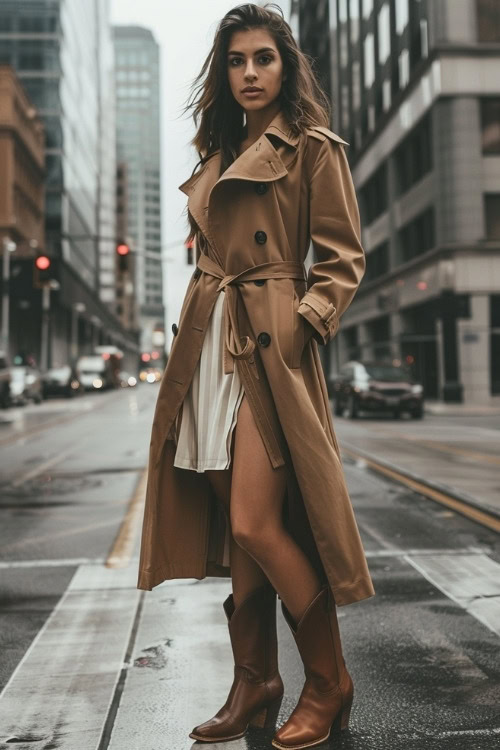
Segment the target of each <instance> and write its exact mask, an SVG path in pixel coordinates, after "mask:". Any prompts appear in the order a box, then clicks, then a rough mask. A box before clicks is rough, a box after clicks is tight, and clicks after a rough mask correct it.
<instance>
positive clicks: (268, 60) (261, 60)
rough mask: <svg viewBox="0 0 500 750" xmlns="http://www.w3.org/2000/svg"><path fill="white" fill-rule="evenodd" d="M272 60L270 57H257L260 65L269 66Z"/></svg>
mask: <svg viewBox="0 0 500 750" xmlns="http://www.w3.org/2000/svg"><path fill="white" fill-rule="evenodd" d="M273 59H274V58H273V57H271V55H261V56H260V57H259V63H261V65H269V63H271V62H272V61H273Z"/></svg>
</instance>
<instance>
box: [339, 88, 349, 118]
mask: <svg viewBox="0 0 500 750" xmlns="http://www.w3.org/2000/svg"><path fill="white" fill-rule="evenodd" d="M341 102H342V130H348V129H349V86H347V85H346V84H345V83H343V84H342V88H341Z"/></svg>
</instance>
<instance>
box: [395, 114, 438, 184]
mask: <svg viewBox="0 0 500 750" xmlns="http://www.w3.org/2000/svg"><path fill="white" fill-rule="evenodd" d="M394 162H395V166H396V194H397V195H401V194H402V193H405V192H406V191H407V190H409V189H410V188H411V187H412V185H414V184H415V183H416V182H418V181H419V180H420V179H422V177H423V176H424V175H426V174H427V173H428V172H430V170H431V169H432V133H431V121H430V116H429V115H426V116H425V117H424V119H423V120H421V121H420V122H419V123H418V125H416V126H415V127H414V128H413V130H412V131H411V132H410V133H409V134H408V135H407V136H406V138H405V139H404V140H403V141H402V143H401V144H400V145H399V146H398V148H397V149H396V150H395V152H394Z"/></svg>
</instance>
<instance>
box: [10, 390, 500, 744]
mask: <svg viewBox="0 0 500 750" xmlns="http://www.w3.org/2000/svg"><path fill="white" fill-rule="evenodd" d="M157 388H158V386H156V385H146V384H144V385H140V386H138V387H137V388H126V389H122V390H119V391H110V392H107V393H96V394H92V395H85V396H82V397H78V398H75V399H71V400H65V399H54V400H50V401H45V402H43V404H42V405H40V406H29V407H24V408H19V409H17V408H16V409H8V410H3V411H1V412H0V443H1V446H2V453H1V459H0V461H1V465H0V471H1V477H2V478H1V501H0V542H1V544H0V581H1V583H0V649H1V653H2V659H1V660H0V688H1V689H2V690H3V692H2V693H1V695H0V748H1V749H2V750H3V749H4V748H5V750H7V749H8V748H11V747H17V748H26V749H27V748H32V749H33V748H35V749H36V750H42V748H43V749H44V750H48V749H49V748H58V749H59V750H106V748H112V749H113V750H162V749H164V750H183V748H186V750H187V748H191V747H193V746H200V747H201V745H198V743H194V742H193V741H192V740H191V739H190V738H189V737H188V733H189V731H191V729H192V727H193V726H194V725H195V724H197V723H200V722H201V721H204V720H205V719H207V718H209V717H210V716H212V715H213V714H214V713H215V712H216V711H217V709H218V708H219V707H220V705H222V703H223V702H224V701H225V698H226V696H227V692H228V690H229V687H230V684H231V679H232V669H233V666H232V658H231V649H230V643H229V637H228V632H227V624H226V619H225V616H224V613H223V610H222V602H223V600H224V599H225V597H226V596H227V595H228V593H229V592H230V590H231V588H230V581H229V579H215V578H206V579H204V580H202V581H198V580H195V579H185V580H174V581H168V582H165V583H164V584H162V585H160V586H159V587H157V588H156V589H154V590H153V591H152V592H141V591H138V590H137V589H136V588H135V584H136V571H137V551H138V536H139V531H140V524H141V521H142V502H143V499H144V491H145V479H146V477H145V467H146V462H147V455H148V450H149V433H150V428H151V422H152V416H153V409H154V404H155V400H156V396H157V392H158V390H157ZM335 425H336V429H337V434H338V437H339V442H340V444H341V447H342V449H343V455H344V465H345V469H346V475H347V479H348V483H349V488H350V492H351V498H352V501H353V504H354V506H355V509H356V514H357V519H358V523H359V527H360V531H361V534H362V537H363V541H364V544H365V548H366V550H367V555H368V562H369V565H370V569H371V573H372V576H373V580H374V585H375V589H376V594H377V595H376V596H375V597H373V598H372V599H369V600H367V601H365V602H360V603H358V604H354V605H351V606H348V607H343V608H340V609H339V610H338V613H339V621H340V627H341V630H342V636H343V642H344V651H345V658H346V663H347V664H348V667H349V670H350V672H351V674H352V676H353V680H354V683H355V699H354V700H355V702H354V708H353V713H352V715H351V724H350V729H349V731H348V732H346V733H343V735H342V738H341V739H340V738H339V737H336V738H332V739H331V741H330V743H329V744H328V745H324V746H325V747H332V748H334V747H335V748H343V749H344V750H361V749H362V750H385V749H386V748H387V749H389V748H391V749H392V748H394V749H395V750H403V749H404V750H417V749H418V750H420V748H422V749H423V748H425V749H427V748H432V749H433V750H434V749H435V750H452V749H453V750H457V749H458V750H461V749H462V748H463V749H464V750H489V749H490V748H492V749H493V748H498V745H499V741H500V710H499V706H500V648H499V646H500V537H499V535H498V533H496V532H495V530H494V529H495V524H496V523H498V515H497V513H496V512H497V511H498V507H497V506H496V501H497V496H498V489H499V487H500V466H499V463H500V461H499V459H498V453H497V452H495V451H496V448H497V445H498V436H499V432H498V426H499V420H498V419H496V420H494V419H492V418H491V417H489V416H487V415H486V416H481V415H480V414H479V415H477V416H474V415H471V414H462V415H460V414H455V415H436V414H427V415H426V417H425V418H424V419H423V420H422V421H418V423H417V422H416V421H410V420H394V419H383V418H382V419H378V418H374V417H371V418H368V419H359V420H348V419H344V418H340V417H337V418H335ZM390 472H392V474H391V473H390ZM398 472H401V481H399V480H398V479H397V477H398V476H399V474H398ZM405 477H406V479H407V480H408V481H409V482H414V483H415V484H414V486H410V485H409V484H405V483H403V481H404V479H405ZM419 486H421V487H422V491H419V490H418V489H417V488H418V487H419ZM437 487H438V488H439V492H438V491H437V490H436V488H437ZM426 488H428V489H429V490H430V491H433V489H434V490H435V491H436V492H437V495H439V497H438V496H436V498H435V500H436V499H437V500H438V502H436V501H433V500H431V499H430V498H429V497H426V496H425V495H424V490H425V489H426ZM446 498H448V499H449V500H451V501H452V500H454V499H455V500H457V498H458V499H459V500H460V498H461V500H460V502H462V501H464V500H467V499H468V498H469V499H470V502H471V507H472V509H473V511H474V512H475V511H478V512H479V511H481V508H482V512H483V513H484V516H481V517H480V518H479V517H478V518H477V520H476V521H474V520H471V519H470V518H467V517H465V516H464V515H463V514H462V511H463V508H462V506H461V505H460V506H457V508H455V509H454V508H453V507H452V506H451V505H450V504H447V502H446ZM186 500H187V501H188V499H186ZM478 520H481V521H482V522H481V523H478V522H477V521H478ZM483 522H484V523H483ZM487 522H488V523H489V525H485V524H487ZM278 605H279V601H278ZM278 628H279V646H280V657H279V658H280V669H281V672H282V676H283V680H284V683H285V698H284V700H283V703H282V706H281V712H280V716H279V721H278V725H279V724H282V723H283V722H284V721H285V719H286V718H287V717H288V715H289V713H290V712H291V710H292V709H293V707H294V706H295V703H296V701H297V699H298V696H299V694H300V691H301V689H302V685H303V679H304V678H303V672H302V668H301V663H300V660H299V657H298V654H297V652H296V649H295V645H294V643H293V640H292V637H291V634H290V632H289V630H288V627H287V625H286V623H285V621H284V619H283V617H282V614H281V611H280V609H279V607H278ZM271 736H272V734H271V733H270V732H269V731H267V730H260V729H252V730H250V731H249V732H248V734H247V736H246V737H245V738H243V739H241V740H236V741H233V742H230V743H220V744H218V745H209V747H219V748H222V747H225V748H226V747H227V748H229V747H231V748H238V750H239V749H240V748H241V749H243V748H252V749H254V750H260V749H261V748H262V749H263V748H269V747H271V744H270V739H271Z"/></svg>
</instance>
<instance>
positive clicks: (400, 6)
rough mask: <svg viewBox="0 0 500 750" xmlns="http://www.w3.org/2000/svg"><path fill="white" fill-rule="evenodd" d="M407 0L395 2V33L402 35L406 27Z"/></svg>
mask: <svg viewBox="0 0 500 750" xmlns="http://www.w3.org/2000/svg"><path fill="white" fill-rule="evenodd" d="M409 16H410V14H409V8H408V0H396V32H397V33H398V34H402V33H403V31H404V30H405V28H406V27H407V25H408V19H409Z"/></svg>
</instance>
